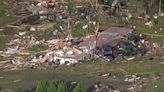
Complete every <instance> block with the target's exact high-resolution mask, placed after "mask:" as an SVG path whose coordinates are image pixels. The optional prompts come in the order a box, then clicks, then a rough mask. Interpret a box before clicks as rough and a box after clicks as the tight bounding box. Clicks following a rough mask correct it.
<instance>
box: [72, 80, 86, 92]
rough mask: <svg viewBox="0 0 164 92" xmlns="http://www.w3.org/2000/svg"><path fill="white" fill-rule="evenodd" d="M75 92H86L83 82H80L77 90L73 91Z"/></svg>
mask: <svg viewBox="0 0 164 92" xmlns="http://www.w3.org/2000/svg"><path fill="white" fill-rule="evenodd" d="M73 92H86V90H85V88H84V86H83V84H82V83H81V82H79V83H78V84H77V86H76V87H75V89H74V90H73Z"/></svg>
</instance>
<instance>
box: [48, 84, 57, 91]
mask: <svg viewBox="0 0 164 92" xmlns="http://www.w3.org/2000/svg"><path fill="white" fill-rule="evenodd" d="M47 92H57V85H56V83H54V82H49V85H48V87H47Z"/></svg>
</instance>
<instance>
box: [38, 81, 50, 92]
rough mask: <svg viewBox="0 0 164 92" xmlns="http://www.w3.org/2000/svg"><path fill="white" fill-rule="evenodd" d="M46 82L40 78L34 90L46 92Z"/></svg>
mask: <svg viewBox="0 0 164 92" xmlns="http://www.w3.org/2000/svg"><path fill="white" fill-rule="evenodd" d="M47 86H48V82H47V81H45V80H40V81H39V83H38V86H37V88H36V92H47Z"/></svg>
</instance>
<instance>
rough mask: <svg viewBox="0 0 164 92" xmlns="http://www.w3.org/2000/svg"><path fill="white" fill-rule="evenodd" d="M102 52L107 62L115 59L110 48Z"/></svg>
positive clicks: (105, 48)
mask: <svg viewBox="0 0 164 92" xmlns="http://www.w3.org/2000/svg"><path fill="white" fill-rule="evenodd" d="M102 52H103V56H104V58H105V59H107V60H108V61H110V60H114V59H115V56H114V53H113V52H114V51H113V48H112V47H104V48H103V51H102Z"/></svg>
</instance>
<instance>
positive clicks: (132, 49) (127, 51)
mask: <svg viewBox="0 0 164 92" xmlns="http://www.w3.org/2000/svg"><path fill="white" fill-rule="evenodd" d="M146 51H147V50H146V49H145V48H142V47H137V46H134V45H133V44H131V43H124V44H122V45H121V46H120V48H119V53H120V54H122V55H123V56H134V55H137V54H140V55H144V54H145V53H146Z"/></svg>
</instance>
